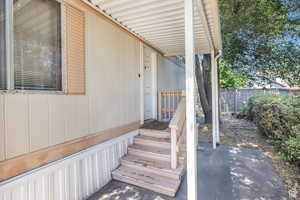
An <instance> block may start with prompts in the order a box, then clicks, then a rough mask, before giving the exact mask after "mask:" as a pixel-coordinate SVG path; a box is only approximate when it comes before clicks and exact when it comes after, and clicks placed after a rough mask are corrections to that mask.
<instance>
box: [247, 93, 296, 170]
mask: <svg viewBox="0 0 300 200" xmlns="http://www.w3.org/2000/svg"><path fill="white" fill-rule="evenodd" d="M299 111H300V97H297V96H281V95H260V96H256V97H252V98H250V99H249V101H248V104H247V106H246V107H245V109H244V114H246V116H247V117H248V118H249V119H250V120H252V121H254V123H255V124H256V125H257V126H258V128H259V129H260V130H261V132H262V133H264V134H265V135H266V136H267V137H268V138H271V139H273V140H275V141H276V142H275V143H277V144H279V149H280V150H281V153H282V155H284V157H285V158H286V159H287V160H288V161H291V162H294V163H296V164H297V165H299V164H300V157H299V155H300V112H299Z"/></svg>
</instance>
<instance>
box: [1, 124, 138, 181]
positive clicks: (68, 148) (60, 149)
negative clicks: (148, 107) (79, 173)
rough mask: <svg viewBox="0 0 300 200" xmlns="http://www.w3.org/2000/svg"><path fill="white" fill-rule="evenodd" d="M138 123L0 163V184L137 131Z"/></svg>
mask: <svg viewBox="0 0 300 200" xmlns="http://www.w3.org/2000/svg"><path fill="white" fill-rule="evenodd" d="M139 126H140V121H135V122H132V123H129V124H126V125H122V126H119V127H115V128H111V129H107V130H104V131H100V132H98V133H95V134H93V135H89V136H84V137H81V138H78V139H75V140H71V141H69V142H65V143H62V144H58V145H54V146H51V147H48V148H44V149H41V150H38V151H35V152H31V153H28V154H24V155H21V156H18V157H15V158H12V159H9V160H5V161H1V162H0V182H2V181H5V180H8V179H10V178H13V177H15V176H18V175H20V174H22V173H25V172H28V171H30V170H33V169H36V168H38V167H42V166H44V165H46V164H49V163H51V162H54V161H57V160H60V159H63V158H66V157H68V156H70V155H72V154H75V153H78V152H80V151H82V150H85V149H87V148H90V147H92V146H95V145H98V144H101V143H104V142H106V141H109V140H111V139H114V138H116V137H119V136H122V135H124V134H126V133H129V132H131V131H134V130H137V129H138V128H139Z"/></svg>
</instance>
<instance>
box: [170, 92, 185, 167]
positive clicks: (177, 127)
mask: <svg viewBox="0 0 300 200" xmlns="http://www.w3.org/2000/svg"><path fill="white" fill-rule="evenodd" d="M185 119H186V103H185V98H182V99H181V101H180V103H179V105H178V106H177V109H176V111H175V113H174V116H173V118H172V120H171V122H170V124H169V128H170V129H171V167H172V169H176V168H177V165H178V151H179V149H180V148H179V145H180V142H181V139H182V136H183V134H185V130H184V129H185V128H184V127H185Z"/></svg>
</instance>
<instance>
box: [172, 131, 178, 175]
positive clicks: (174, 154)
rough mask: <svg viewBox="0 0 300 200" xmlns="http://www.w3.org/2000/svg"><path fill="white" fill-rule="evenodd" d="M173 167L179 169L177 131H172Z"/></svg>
mask: <svg viewBox="0 0 300 200" xmlns="http://www.w3.org/2000/svg"><path fill="white" fill-rule="evenodd" d="M171 167H172V169H176V168H177V130H176V129H174V128H172V129H171Z"/></svg>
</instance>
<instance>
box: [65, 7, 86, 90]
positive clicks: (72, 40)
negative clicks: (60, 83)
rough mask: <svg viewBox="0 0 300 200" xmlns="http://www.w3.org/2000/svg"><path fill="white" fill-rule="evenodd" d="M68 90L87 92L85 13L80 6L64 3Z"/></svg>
mask: <svg viewBox="0 0 300 200" xmlns="http://www.w3.org/2000/svg"><path fill="white" fill-rule="evenodd" d="M64 12H65V19H64V21H65V40H66V42H65V45H66V46H65V56H66V66H67V69H66V73H67V74H66V81H67V87H66V91H67V93H68V94H74V95H76V94H77V95H82V94H85V15H84V12H83V11H81V10H79V9H78V8H76V7H74V6H72V5H70V4H67V3H66V4H64Z"/></svg>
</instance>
